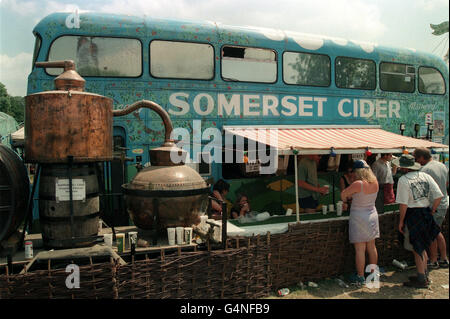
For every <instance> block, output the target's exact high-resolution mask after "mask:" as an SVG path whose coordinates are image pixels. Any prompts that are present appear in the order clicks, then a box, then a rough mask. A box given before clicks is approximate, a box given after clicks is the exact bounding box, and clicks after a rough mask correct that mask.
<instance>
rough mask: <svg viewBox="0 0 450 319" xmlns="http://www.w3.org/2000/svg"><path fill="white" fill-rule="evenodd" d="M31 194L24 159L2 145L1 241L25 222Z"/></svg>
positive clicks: (0, 181)
mask: <svg viewBox="0 0 450 319" xmlns="http://www.w3.org/2000/svg"><path fill="white" fill-rule="evenodd" d="M29 195H30V181H29V179H28V173H27V170H26V168H25V165H24V164H23V161H22V159H21V158H20V157H19V156H18V155H17V154H16V153H14V151H12V150H11V149H10V148H8V147H7V146H5V145H0V241H2V240H4V239H7V238H9V236H10V235H11V234H12V233H13V232H14V231H16V230H17V228H18V227H19V225H20V224H21V223H22V222H23V220H24V218H25V216H26V209H27V202H28V197H29Z"/></svg>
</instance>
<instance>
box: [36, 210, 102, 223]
mask: <svg viewBox="0 0 450 319" xmlns="http://www.w3.org/2000/svg"><path fill="white" fill-rule="evenodd" d="M98 216H100V212H97V213H93V214H89V215H83V216H73V219H74V221H78V222H80V221H81V222H82V221H85V220H89V219H94V218H97V217H98ZM39 219H40V220H41V221H43V222H49V223H62V222H65V223H69V224H70V216H64V217H54V216H43V215H42V214H40V215H39Z"/></svg>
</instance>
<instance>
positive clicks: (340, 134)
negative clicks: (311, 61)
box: [224, 125, 448, 222]
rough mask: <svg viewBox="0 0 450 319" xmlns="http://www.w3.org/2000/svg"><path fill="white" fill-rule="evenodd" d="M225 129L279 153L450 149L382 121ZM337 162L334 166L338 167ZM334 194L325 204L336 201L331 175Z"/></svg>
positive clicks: (357, 155) (358, 155)
mask: <svg viewBox="0 0 450 319" xmlns="http://www.w3.org/2000/svg"><path fill="white" fill-rule="evenodd" d="M224 132H225V133H229V134H233V135H237V136H240V137H244V138H246V139H249V140H253V141H256V142H258V143H261V144H266V145H268V146H270V147H272V148H275V149H276V150H277V152H278V155H279V156H283V155H294V156H295V157H296V158H297V157H298V156H301V155H309V154H319V155H329V156H330V158H333V157H337V156H340V155H341V154H352V155H354V157H355V158H361V159H363V158H364V157H366V156H368V155H370V154H377V153H397V154H401V153H405V152H412V151H413V150H414V149H415V148H417V147H427V148H430V149H431V150H432V152H433V153H439V152H448V145H445V144H440V143H434V142H431V141H428V140H425V139H417V138H412V137H407V136H403V135H400V134H395V133H392V132H388V131H385V130H383V129H381V127H380V126H379V125H295V126H293V125H289V126H286V125H277V126H270V125H269V126H245V127H243V126H224ZM294 164H295V173H294V178H295V182H294V187H295V198H296V199H297V202H296V204H295V213H296V216H297V222H298V221H299V220H300V218H299V209H300V207H299V204H298V180H297V171H298V167H297V160H295V161H294ZM338 166H339V165H338V164H337V165H335V166H334V170H337V168H338ZM332 181H333V185H332V187H331V192H332V196H331V198H330V201H329V202H327V203H325V204H333V205H335V204H336V202H337V197H338V196H337V194H336V188H335V182H337V180H336V179H334V178H333V179H332Z"/></svg>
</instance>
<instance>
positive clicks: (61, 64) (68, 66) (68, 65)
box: [34, 60, 75, 71]
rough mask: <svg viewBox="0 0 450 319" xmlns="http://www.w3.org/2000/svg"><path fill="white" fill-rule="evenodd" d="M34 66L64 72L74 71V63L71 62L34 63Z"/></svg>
mask: <svg viewBox="0 0 450 319" xmlns="http://www.w3.org/2000/svg"><path fill="white" fill-rule="evenodd" d="M34 65H35V66H36V67H38V68H64V71H69V70H75V62H74V61H73V60H63V61H46V62H36V63H35V64H34Z"/></svg>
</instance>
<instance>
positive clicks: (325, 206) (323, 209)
mask: <svg viewBox="0 0 450 319" xmlns="http://www.w3.org/2000/svg"><path fill="white" fill-rule="evenodd" d="M327 209H328V206H327V205H322V214H324V215H326V214H327Z"/></svg>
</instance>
